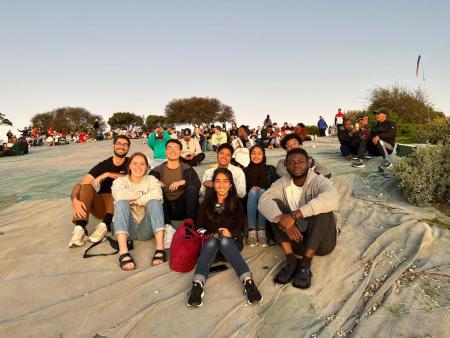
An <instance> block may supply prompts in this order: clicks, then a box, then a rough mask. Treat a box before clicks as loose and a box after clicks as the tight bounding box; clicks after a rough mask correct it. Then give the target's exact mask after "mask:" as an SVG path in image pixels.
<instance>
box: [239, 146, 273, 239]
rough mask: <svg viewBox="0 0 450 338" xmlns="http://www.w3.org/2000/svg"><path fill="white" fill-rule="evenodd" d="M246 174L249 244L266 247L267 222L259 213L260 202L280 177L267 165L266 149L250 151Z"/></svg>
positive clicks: (255, 147) (257, 148) (256, 147)
mask: <svg viewBox="0 0 450 338" xmlns="http://www.w3.org/2000/svg"><path fill="white" fill-rule="evenodd" d="M244 173H245V181H246V185H247V225H248V244H249V245H250V246H256V245H258V244H259V245H262V246H266V245H267V236H266V223H267V220H266V219H265V217H264V216H263V215H262V214H261V213H260V212H259V211H258V202H259V198H260V197H261V196H262V194H263V193H264V192H265V191H266V190H267V189H269V188H270V186H271V185H272V183H273V182H275V181H276V180H277V179H279V176H278V175H277V174H276V169H275V167H274V166H272V165H268V164H266V153H265V151H264V147H262V146H260V145H255V146H253V147H252V148H251V149H250V164H249V165H248V166H247V167H246V168H245V169H244Z"/></svg>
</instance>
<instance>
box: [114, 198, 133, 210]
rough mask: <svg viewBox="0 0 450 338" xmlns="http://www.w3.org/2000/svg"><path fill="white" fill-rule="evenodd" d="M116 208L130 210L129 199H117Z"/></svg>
mask: <svg viewBox="0 0 450 338" xmlns="http://www.w3.org/2000/svg"><path fill="white" fill-rule="evenodd" d="M114 209H115V210H123V209H128V210H130V203H129V202H128V201H127V200H120V201H116V203H115V204H114Z"/></svg>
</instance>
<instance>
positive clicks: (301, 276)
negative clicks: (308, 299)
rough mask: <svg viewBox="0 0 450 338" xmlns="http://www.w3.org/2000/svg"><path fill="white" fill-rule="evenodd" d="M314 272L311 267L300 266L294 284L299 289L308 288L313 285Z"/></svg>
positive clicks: (293, 280)
mask: <svg viewBox="0 0 450 338" xmlns="http://www.w3.org/2000/svg"><path fill="white" fill-rule="evenodd" d="M312 275H313V274H312V272H311V270H310V269H309V268H306V267H302V266H299V268H298V270H297V272H296V273H295V276H294V278H293V279H292V286H293V287H296V288H299V289H307V288H309V287H310V286H311V277H312Z"/></svg>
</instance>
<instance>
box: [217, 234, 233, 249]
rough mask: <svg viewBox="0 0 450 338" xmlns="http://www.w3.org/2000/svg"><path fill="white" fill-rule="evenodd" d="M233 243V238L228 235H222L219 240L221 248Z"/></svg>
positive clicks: (228, 246)
mask: <svg viewBox="0 0 450 338" xmlns="http://www.w3.org/2000/svg"><path fill="white" fill-rule="evenodd" d="M233 245H234V240H233V239H232V238H230V237H223V238H222V239H221V240H220V247H221V248H230V247H232V246H233Z"/></svg>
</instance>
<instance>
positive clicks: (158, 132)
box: [147, 125, 172, 164]
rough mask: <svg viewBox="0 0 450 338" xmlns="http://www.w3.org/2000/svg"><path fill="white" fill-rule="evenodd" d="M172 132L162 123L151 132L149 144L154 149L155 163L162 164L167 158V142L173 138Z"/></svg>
mask: <svg viewBox="0 0 450 338" xmlns="http://www.w3.org/2000/svg"><path fill="white" fill-rule="evenodd" d="M171 139H172V138H171V136H170V134H169V133H168V132H167V131H166V130H164V129H163V128H162V127H161V125H158V126H157V127H156V129H155V130H154V131H153V132H152V133H151V134H150V136H149V137H148V140H147V145H148V146H149V147H150V148H151V149H152V150H153V159H154V160H155V164H161V163H162V162H164V160H165V159H166V143H167V141H169V140H171Z"/></svg>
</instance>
